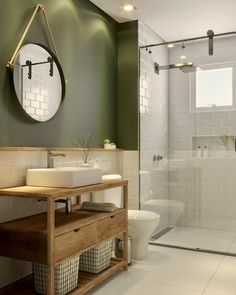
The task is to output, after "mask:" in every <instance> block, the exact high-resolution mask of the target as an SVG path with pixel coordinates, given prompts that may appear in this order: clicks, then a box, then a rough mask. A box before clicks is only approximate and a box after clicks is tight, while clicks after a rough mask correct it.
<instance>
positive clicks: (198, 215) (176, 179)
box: [169, 37, 236, 231]
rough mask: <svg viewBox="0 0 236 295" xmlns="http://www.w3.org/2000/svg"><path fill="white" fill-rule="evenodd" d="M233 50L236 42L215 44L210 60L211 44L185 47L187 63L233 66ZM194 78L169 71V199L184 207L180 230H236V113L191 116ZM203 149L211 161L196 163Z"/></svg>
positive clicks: (173, 55) (175, 57)
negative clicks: (192, 81) (206, 150)
mask: <svg viewBox="0 0 236 295" xmlns="http://www.w3.org/2000/svg"><path fill="white" fill-rule="evenodd" d="M235 45H236V38H235V37H230V38H223V39H222V38H221V39H216V40H214V55H213V56H209V55H208V52H207V50H208V49H207V46H208V45H207V41H204V42H198V43H196V42H195V43H192V44H185V46H186V48H185V50H186V55H187V59H188V60H187V61H192V62H193V63H194V64H195V65H203V64H214V63H223V62H231V61H234V60H235V59H236V50H235ZM181 50H182V49H181V45H179V46H175V47H174V48H172V49H170V50H169V62H170V63H176V62H179V61H180V59H179V56H180V53H181ZM191 75H193V74H190V73H182V72H181V71H180V70H178V69H176V70H171V71H169V198H170V199H174V200H178V201H181V202H183V203H184V206H185V209H184V213H183V214H182V216H181V218H180V219H179V221H178V224H177V225H182V226H192V227H201V228H208V229H216V230H224V231H236V213H235V208H236V186H235V183H236V153H235V134H236V133H235V131H236V128H235V122H236V119H235V118H236V112H235V111H234V110H231V111H226V110H225V111H214V110H213V111H208V112H198V113H196V112H195V113H194V112H191V103H190V98H191V96H192V95H193V93H192V92H193V91H195V89H193V88H192V86H191ZM234 83H235V81H234ZM205 145H206V146H207V149H208V154H209V155H208V156H209V157H208V158H207V159H197V158H196V149H197V147H198V146H201V148H202V149H203V148H204V146H205ZM193 156H194V157H193Z"/></svg>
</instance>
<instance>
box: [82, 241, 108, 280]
mask: <svg viewBox="0 0 236 295" xmlns="http://www.w3.org/2000/svg"><path fill="white" fill-rule="evenodd" d="M112 246H113V239H112V240H108V241H106V242H103V243H101V244H99V245H97V246H96V247H94V248H92V249H90V250H88V251H86V252H84V253H82V254H81V255H80V265H79V269H80V271H86V272H90V273H95V274H97V273H99V272H101V271H103V270H104V269H106V268H108V267H109V266H110V265H111V255H112Z"/></svg>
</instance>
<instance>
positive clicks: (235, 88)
mask: <svg viewBox="0 0 236 295" xmlns="http://www.w3.org/2000/svg"><path fill="white" fill-rule="evenodd" d="M198 67H199V68H202V69H204V70H214V69H224V68H232V96H233V97H232V105H230V106H212V107H198V108H197V106H196V98H197V97H196V91H197V88H196V87H197V75H196V72H192V73H190V89H189V90H190V112H191V113H201V112H219V111H233V110H236V61H230V62H222V63H214V64H204V65H199V66H197V68H198ZM196 71H197V70H196Z"/></svg>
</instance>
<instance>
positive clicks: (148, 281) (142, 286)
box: [90, 246, 236, 295]
mask: <svg viewBox="0 0 236 295" xmlns="http://www.w3.org/2000/svg"><path fill="white" fill-rule="evenodd" d="M143 294H145V295H155V294H156V295H236V258H235V257H227V256H222V255H215V254H207V253H202V252H195V251H188V250H179V249H173V248H167V247H159V246H149V253H148V257H147V258H146V259H145V260H143V261H139V262H134V263H133V265H132V266H131V267H129V270H128V272H118V273H117V274H115V275H114V276H113V277H112V278H110V279H109V280H107V281H106V282H104V283H103V284H102V285H101V286H100V287H99V288H97V289H95V290H94V291H93V292H91V293H90V295H143Z"/></svg>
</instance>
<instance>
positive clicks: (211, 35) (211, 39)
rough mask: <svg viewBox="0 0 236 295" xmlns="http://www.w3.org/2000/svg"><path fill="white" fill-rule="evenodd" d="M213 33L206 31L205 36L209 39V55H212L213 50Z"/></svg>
mask: <svg viewBox="0 0 236 295" xmlns="http://www.w3.org/2000/svg"><path fill="white" fill-rule="evenodd" d="M214 35H215V34H214V32H213V31H212V30H208V31H207V36H208V38H209V49H208V53H209V55H213V53H214V50H213V37H214Z"/></svg>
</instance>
